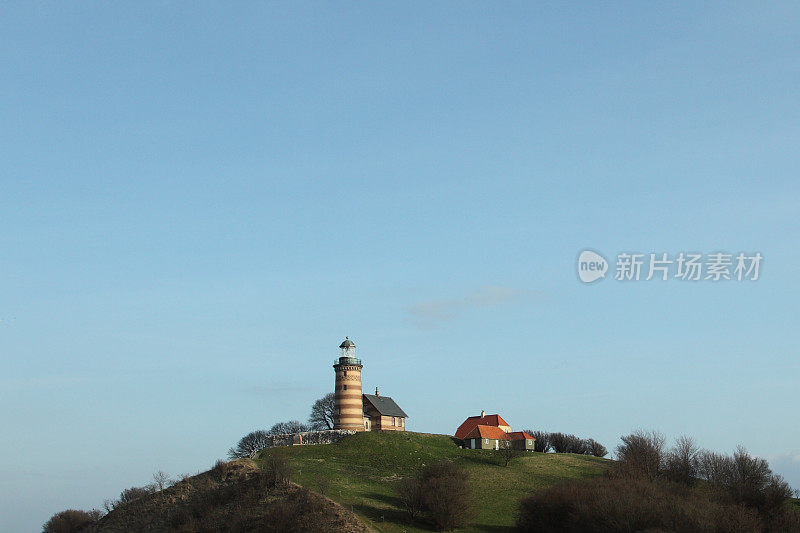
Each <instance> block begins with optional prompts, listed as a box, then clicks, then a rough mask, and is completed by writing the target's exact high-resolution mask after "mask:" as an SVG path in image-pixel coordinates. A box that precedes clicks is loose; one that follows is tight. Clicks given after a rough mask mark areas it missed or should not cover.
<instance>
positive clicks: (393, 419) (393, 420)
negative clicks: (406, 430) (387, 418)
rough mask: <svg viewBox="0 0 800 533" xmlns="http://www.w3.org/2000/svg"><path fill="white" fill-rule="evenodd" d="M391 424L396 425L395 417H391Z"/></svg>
mask: <svg viewBox="0 0 800 533" xmlns="http://www.w3.org/2000/svg"><path fill="white" fill-rule="evenodd" d="M392 425H393V426H395V425H397V424H395V418H394V417H392Z"/></svg>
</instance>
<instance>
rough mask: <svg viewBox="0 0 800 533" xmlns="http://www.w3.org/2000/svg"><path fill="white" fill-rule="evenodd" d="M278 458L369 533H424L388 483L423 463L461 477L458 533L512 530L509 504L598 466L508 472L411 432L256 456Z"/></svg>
mask: <svg viewBox="0 0 800 533" xmlns="http://www.w3.org/2000/svg"><path fill="white" fill-rule="evenodd" d="M270 454H283V455H285V456H286V457H288V458H289V460H290V461H291V463H292V466H293V468H294V475H293V480H294V481H296V482H297V483H299V484H301V485H304V486H306V487H308V488H310V489H312V490H319V485H318V483H319V480H320V479H325V480H327V482H328V488H327V490H326V492H325V495H326V496H328V497H330V498H331V499H333V500H334V501H337V502H338V503H340V504H342V505H344V506H345V507H346V508H348V509H351V510H353V511H354V512H355V513H356V514H357V515H358V516H359V517H360V518H361V519H363V520H364V521H365V522H366V523H367V524H369V525H370V526H371V527H372V528H373V529H375V530H376V531H382V532H383V531H385V532H401V531H409V532H410V531H426V530H427V529H424V528H423V529H420V526H419V525H417V526H413V525H411V524H409V523H408V520H407V518H406V515H405V513H404V512H403V510H402V508H401V505H400V502H399V501H398V500H397V498H396V497H395V494H394V484H395V483H396V482H397V481H398V480H399V479H400V478H402V477H405V476H408V475H410V474H411V473H413V472H414V470H415V469H416V468H417V467H419V466H421V465H424V464H429V463H431V462H434V461H437V460H441V459H448V460H451V461H454V462H456V463H458V464H459V465H461V466H463V467H464V468H465V469H467V470H468V471H469V474H470V483H471V485H472V488H473V494H474V497H475V507H476V511H477V514H476V516H475V518H474V519H473V521H472V525H471V526H470V527H469V528H467V529H464V530H463V531H505V530H507V529H508V528H509V527H510V526H512V525H513V524H514V520H515V514H516V509H517V504H518V502H519V500H520V499H521V498H523V497H524V496H526V495H527V494H529V493H530V492H531V491H533V490H536V489H539V488H544V487H549V486H552V485H554V484H556V483H559V482H563V481H566V480H570V479H583V478H588V477H592V476H597V475H600V474H602V473H603V472H604V471H605V470H606V469H607V468H608V465H609V464H610V461H608V460H606V459H599V458H596V457H589V456H584V455H572V454H542V453H532V452H529V453H526V454H524V455H523V456H522V457H519V458H517V459H515V460H514V461H513V462H512V463H511V464H510V465H509V466H508V467H505V466H503V462H502V461H501V458H500V456H499V454H498V452H495V451H491V450H464V449H461V448H459V447H458V446H456V444H455V443H454V441H453V440H452V439H451V438H450V437H448V436H445V435H430V434H423V433H411V432H398V433H395V432H370V433H359V434H356V435H353V436H352V437H348V438H346V439H345V440H344V441H342V442H340V443H338V444H328V445H313V446H292V447H282V448H272V449H268V450H264V451H263V452H261V454H260V455H259V457H258V458H257V460H256V461H257V462H260V463H261V464H263V462H264V459H265V458H266V457H267V456H269V455H270Z"/></svg>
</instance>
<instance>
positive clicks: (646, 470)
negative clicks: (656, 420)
mask: <svg viewBox="0 0 800 533" xmlns="http://www.w3.org/2000/svg"><path fill="white" fill-rule="evenodd" d="M664 443H665V439H664V435H662V434H661V433H658V432H656V431H644V430H639V431H636V432H634V433H631V434H630V435H625V436H624V437H622V444H620V445H619V446H617V458H618V461H617V464H616V467H617V468H616V470H617V473H618V474H621V475H625V476H632V477H640V476H641V477H645V478H647V479H650V480H653V479H655V478H656V477H658V476H659V475H660V474H661V470H662V467H663V464H664Z"/></svg>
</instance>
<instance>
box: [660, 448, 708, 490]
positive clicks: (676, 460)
mask: <svg viewBox="0 0 800 533" xmlns="http://www.w3.org/2000/svg"><path fill="white" fill-rule="evenodd" d="M699 457H700V448H698V447H697V444H695V442H694V440H693V439H692V438H691V437H687V436H681V437H678V440H677V441H676V442H675V445H674V446H673V447H672V449H671V450H670V451H669V452H667V454H666V456H665V457H664V474H665V475H666V476H667V478H669V479H671V480H672V481H676V482H678V483H683V484H684V485H693V484H694V482H695V480H696V479H697V474H698V468H699Z"/></svg>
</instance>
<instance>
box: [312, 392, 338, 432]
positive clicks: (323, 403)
mask: <svg viewBox="0 0 800 533" xmlns="http://www.w3.org/2000/svg"><path fill="white" fill-rule="evenodd" d="M334 409H335V400H334V395H333V393H332V392H329V393H328V394H326V395H325V396H323V397H322V398H320V399H319V400H317V401H316V402H314V405H313V406H311V414H310V415H309V417H308V424H309V425H310V426H311V429H315V430H324V429H333V415H334V413H335V411H334Z"/></svg>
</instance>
